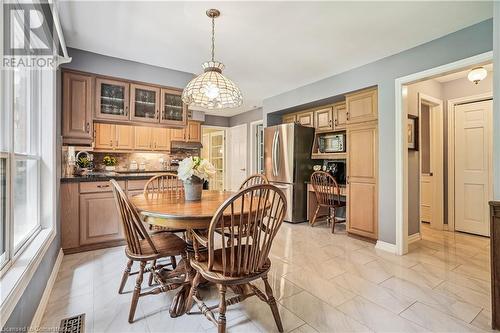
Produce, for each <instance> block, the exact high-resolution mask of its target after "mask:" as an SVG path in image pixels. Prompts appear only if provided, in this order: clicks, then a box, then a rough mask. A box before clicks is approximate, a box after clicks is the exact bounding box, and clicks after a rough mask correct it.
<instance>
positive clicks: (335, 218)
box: [332, 208, 337, 234]
mask: <svg viewBox="0 0 500 333" xmlns="http://www.w3.org/2000/svg"><path fill="white" fill-rule="evenodd" d="M335 213H336V211H335V208H332V234H334V233H335V223H337V217H336V216H335Z"/></svg>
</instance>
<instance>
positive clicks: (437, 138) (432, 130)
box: [418, 94, 444, 230]
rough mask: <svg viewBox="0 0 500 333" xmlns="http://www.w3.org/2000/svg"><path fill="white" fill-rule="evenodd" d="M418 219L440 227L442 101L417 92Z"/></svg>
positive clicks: (442, 185) (442, 162)
mask: <svg viewBox="0 0 500 333" xmlns="http://www.w3.org/2000/svg"><path fill="white" fill-rule="evenodd" d="M418 101H419V109H420V110H419V114H420V126H419V132H420V133H419V136H420V140H419V153H420V221H424V222H429V223H430V224H431V227H432V228H434V229H440V230H441V229H443V219H444V214H443V207H444V194H443V193H444V182H443V173H444V161H443V145H444V143H443V102H442V101H441V100H439V99H436V98H434V97H431V96H426V95H423V94H419V97H418Z"/></svg>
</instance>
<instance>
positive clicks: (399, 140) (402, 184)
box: [394, 51, 493, 255]
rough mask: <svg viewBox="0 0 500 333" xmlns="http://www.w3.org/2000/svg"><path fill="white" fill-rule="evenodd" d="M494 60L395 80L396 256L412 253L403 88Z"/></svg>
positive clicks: (478, 59) (476, 59) (487, 57)
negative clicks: (409, 248) (410, 245)
mask: <svg viewBox="0 0 500 333" xmlns="http://www.w3.org/2000/svg"><path fill="white" fill-rule="evenodd" d="M492 59H493V51H489V52H485V53H482V54H478V55H476V56H473V57H470V58H466V59H462V60H458V61H455V62H452V63H449V64H446V65H442V66H438V67H435V68H431V69H428V70H425V71H422V72H418V73H414V74H410V75H407V76H404V77H400V78H397V79H396V80H395V81H394V92H395V101H396V105H395V108H394V110H395V114H394V119H395V135H396V136H395V138H396V139H395V144H394V146H395V155H396V174H395V176H396V182H395V183H396V253H397V254H399V255H403V254H406V253H407V252H408V142H407V141H406V123H407V118H408V112H407V110H406V108H403V85H407V84H410V83H413V82H417V81H419V80H424V79H428V78H432V77H434V76H437V75H442V74H446V73H449V72H453V71H457V70H461V69H464V68H467V67H470V66H474V65H477V64H481V63H485V62H489V61H491V60H492Z"/></svg>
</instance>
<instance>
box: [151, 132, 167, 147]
mask: <svg viewBox="0 0 500 333" xmlns="http://www.w3.org/2000/svg"><path fill="white" fill-rule="evenodd" d="M151 141H152V146H153V150H160V151H170V130H169V129H168V128H161V127H153V128H151Z"/></svg>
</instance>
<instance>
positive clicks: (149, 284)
mask: <svg viewBox="0 0 500 333" xmlns="http://www.w3.org/2000/svg"><path fill="white" fill-rule="evenodd" d="M155 269H156V260H153V263H152V266H151V272H149V281H148V286H150V287H151V286H152V285H153V271H154V270H155Z"/></svg>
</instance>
